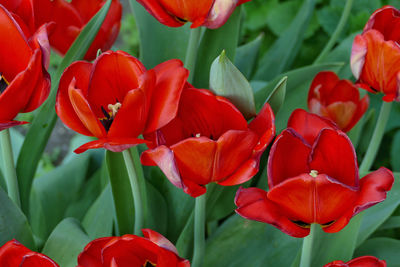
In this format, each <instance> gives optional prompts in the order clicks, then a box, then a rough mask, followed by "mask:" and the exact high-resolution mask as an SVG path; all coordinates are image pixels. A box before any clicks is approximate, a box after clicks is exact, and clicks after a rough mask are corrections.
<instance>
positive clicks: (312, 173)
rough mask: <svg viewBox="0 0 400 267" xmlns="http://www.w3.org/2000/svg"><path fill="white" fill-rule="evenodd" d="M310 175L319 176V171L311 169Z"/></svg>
mask: <svg viewBox="0 0 400 267" xmlns="http://www.w3.org/2000/svg"><path fill="white" fill-rule="evenodd" d="M310 176H311V177H314V178H317V176H318V171H316V170H311V171H310Z"/></svg>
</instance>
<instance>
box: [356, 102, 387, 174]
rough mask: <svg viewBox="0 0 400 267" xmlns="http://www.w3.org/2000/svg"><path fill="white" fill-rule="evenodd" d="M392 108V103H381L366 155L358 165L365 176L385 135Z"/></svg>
mask: <svg viewBox="0 0 400 267" xmlns="http://www.w3.org/2000/svg"><path fill="white" fill-rule="evenodd" d="M391 108H392V102H383V103H382V106H381V111H380V112H379V117H378V120H377V122H376V126H375V130H374V133H373V135H372V138H371V141H370V143H369V146H368V149H367V153H365V156H364V159H363V161H362V163H361V165H360V169H359V172H360V173H361V174H366V173H367V172H368V171H369V169H370V168H371V166H372V163H374V160H375V157H376V154H377V153H378V150H379V146H380V144H381V141H382V138H383V135H384V133H385V128H386V123H387V122H388V120H389V116H390V110H391Z"/></svg>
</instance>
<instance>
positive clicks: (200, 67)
mask: <svg viewBox="0 0 400 267" xmlns="http://www.w3.org/2000/svg"><path fill="white" fill-rule="evenodd" d="M241 10H242V9H241V8H236V10H235V12H233V14H232V15H231V17H230V18H229V20H228V21H227V23H225V25H223V26H222V27H220V28H218V29H215V30H212V29H206V30H205V31H204V34H203V38H202V40H201V42H200V46H199V49H198V54H197V55H198V56H197V61H196V68H195V75H194V82H193V84H194V86H196V87H197V88H208V82H209V80H210V79H209V75H210V67H211V63H212V62H213V61H214V59H215V58H216V57H217V56H218V55H219V54H221V52H222V51H223V50H225V51H226V54H227V56H228V57H229V58H230V59H232V61H234V60H235V55H236V47H237V45H238V40H239V28H240V27H239V26H240V20H241Z"/></svg>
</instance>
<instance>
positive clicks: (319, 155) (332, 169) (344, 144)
mask: <svg viewBox="0 0 400 267" xmlns="http://www.w3.org/2000/svg"><path fill="white" fill-rule="evenodd" d="M310 168H311V170H316V171H318V173H324V174H326V175H328V176H330V177H332V178H333V179H335V180H337V181H339V182H341V183H343V184H345V185H348V186H354V187H357V186H358V167H357V157H356V152H355V150H354V147H353V145H352V144H351V141H350V139H349V138H348V137H347V135H346V134H345V133H343V132H341V131H335V130H331V129H324V130H322V131H321V134H320V135H319V137H318V139H317V140H316V142H315V143H314V146H313V151H312V152H311V162H310Z"/></svg>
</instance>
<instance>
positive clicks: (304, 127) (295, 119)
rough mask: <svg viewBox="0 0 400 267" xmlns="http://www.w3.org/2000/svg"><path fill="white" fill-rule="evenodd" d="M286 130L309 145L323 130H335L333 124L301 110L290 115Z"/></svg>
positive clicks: (335, 127)
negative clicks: (294, 132)
mask: <svg viewBox="0 0 400 267" xmlns="http://www.w3.org/2000/svg"><path fill="white" fill-rule="evenodd" d="M287 127H288V128H292V129H294V130H295V131H296V132H297V133H299V134H300V135H301V136H302V137H303V138H304V139H305V140H306V141H307V142H308V144H309V145H312V144H313V143H314V141H315V139H316V138H317V136H318V134H319V132H320V131H321V130H322V129H323V128H330V129H337V126H336V125H335V123H333V122H332V121H331V120H329V119H325V118H323V117H320V116H318V115H316V114H312V113H308V112H307V111H305V110H303V109H296V110H295V111H293V112H292V114H291V115H290V118H289V120H288V125H287Z"/></svg>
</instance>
